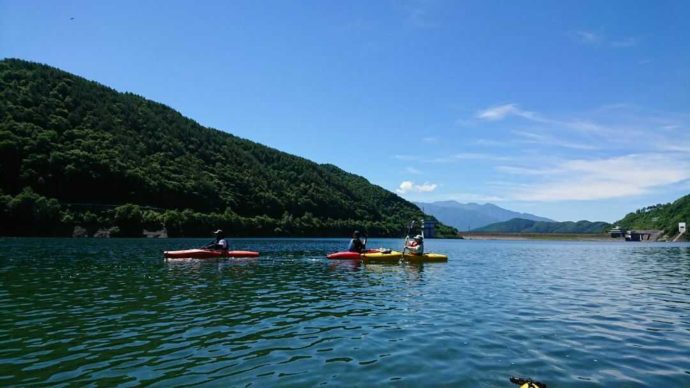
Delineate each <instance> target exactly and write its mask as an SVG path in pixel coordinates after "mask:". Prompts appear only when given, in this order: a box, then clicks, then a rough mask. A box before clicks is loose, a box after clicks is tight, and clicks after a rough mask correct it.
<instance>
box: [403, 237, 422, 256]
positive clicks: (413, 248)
mask: <svg viewBox="0 0 690 388" xmlns="http://www.w3.org/2000/svg"><path fill="white" fill-rule="evenodd" d="M405 248H406V249H407V250H408V251H410V253H412V254H414V255H423V254H424V236H422V235H421V234H418V235H416V236H414V237H413V238H412V239H410V240H408V241H407V244H406V245H405Z"/></svg>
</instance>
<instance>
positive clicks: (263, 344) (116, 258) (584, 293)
mask: <svg viewBox="0 0 690 388" xmlns="http://www.w3.org/2000/svg"><path fill="white" fill-rule="evenodd" d="M203 242H205V241H202V240H193V239H187V240H185V239H170V240H128V239H122V240H117V239H113V240H96V239H88V240H77V239H0V385H1V386H7V385H27V384H31V383H41V384H48V385H52V386H60V385H85V384H87V383H96V384H99V385H116V384H119V385H122V386H130V385H139V384H142V383H143V384H152V385H154V386H170V385H173V384H174V385H185V384H195V385H196V384H204V385H208V386H217V385H222V386H227V385H233V386H245V385H253V386H271V385H277V384H280V385H291V386H295V385H297V386H302V385H308V386H313V385H321V384H332V385H354V386H370V385H387V384H391V385H400V386H416V385H441V384H444V385H453V386H487V387H496V386H510V383H509V382H508V379H507V378H508V376H510V375H521V376H531V377H532V378H535V379H538V380H541V381H544V382H546V383H547V384H549V387H560V386H587V385H592V386H645V385H655V384H658V385H657V386H665V387H679V386H690V246H689V245H687V244H640V243H573V242H534V241H529V242H499V241H440V240H430V241H428V242H427V250H433V251H436V252H442V253H446V254H448V255H449V257H450V260H449V262H448V263H434V264H425V265H408V264H364V265H360V264H358V263H354V262H347V261H345V262H333V261H328V260H326V259H325V257H324V255H325V254H326V253H327V252H333V251H337V250H341V249H342V248H344V247H345V246H346V243H347V241H346V240H344V239H342V240H335V239H282V240H280V239H248V240H233V241H232V246H233V248H235V249H251V250H258V251H261V253H262V256H261V257H260V258H259V259H226V260H211V261H201V260H183V261H179V260H177V261H165V260H164V259H162V257H161V251H162V250H164V249H182V248H188V247H194V246H199V245H201V244H202V243H203ZM400 244H401V242H400V241H399V240H373V241H371V242H370V246H387V247H392V248H398V246H399V245H400Z"/></svg>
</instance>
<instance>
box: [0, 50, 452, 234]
mask: <svg viewBox="0 0 690 388" xmlns="http://www.w3.org/2000/svg"><path fill="white" fill-rule="evenodd" d="M277 130H278V129H277ZM26 189H30V190H31V191H30V192H29V191H26ZM0 195H1V196H2V198H3V200H2V201H3V203H2V206H3V209H4V210H2V214H0V217H1V218H2V219H1V220H0V221H2V223H3V226H2V229H3V230H2V231H0V233H3V234H14V235H52V234H58V235H63V234H64V229H65V228H66V229H69V226H70V225H75V224H80V223H88V224H89V225H92V224H99V225H101V226H107V225H108V224H110V225H117V223H118V222H120V221H117V220H118V219H120V218H121V217H120V218H117V217H115V215H116V214H118V213H117V211H115V210H114V209H108V210H103V209H102V208H99V206H98V205H103V206H105V205H113V204H114V205H116V206H125V205H131V206H134V205H138V206H139V212H140V213H141V217H142V221H141V223H142V225H159V226H161V225H163V226H165V227H166V228H167V229H168V231H169V234H170V235H178V233H179V235H196V234H201V233H202V232H201V230H203V233H204V234H207V233H208V230H209V228H208V226H211V224H213V225H212V227H211V229H212V228H213V227H217V225H220V224H222V225H228V227H227V228H228V229H229V230H233V231H234V230H237V231H242V233H243V234H246V235H308V234H309V235H335V234H340V233H343V232H346V231H347V230H348V229H351V228H352V227H354V226H355V225H357V226H356V227H357V228H358V229H362V228H363V227H366V228H370V231H371V232H374V231H375V233H377V234H379V235H382V236H383V235H391V236H392V235H397V234H398V233H399V229H400V228H401V226H402V225H405V224H406V223H407V222H409V220H411V219H419V218H422V217H425V216H424V215H423V213H422V211H421V210H420V209H419V208H417V207H416V206H415V205H414V204H412V203H410V202H408V201H405V200H404V199H402V198H400V197H399V196H397V195H396V194H394V193H391V192H389V191H387V190H385V189H383V188H381V187H379V186H376V185H372V184H371V183H370V182H368V181H367V180H366V179H365V178H363V177H361V176H357V175H354V174H350V173H347V172H345V171H343V170H341V169H339V168H338V167H336V166H333V165H319V164H316V163H314V162H311V161H309V160H306V159H304V158H300V157H297V156H294V155H290V154H287V153H284V152H280V151H277V150H275V149H272V148H269V147H266V146H263V145H261V144H258V143H254V142H251V141H248V140H245V139H241V138H238V137H236V136H233V135H230V134H228V133H225V132H221V131H218V130H215V129H212V128H206V127H203V126H201V125H199V124H198V123H196V122H194V121H193V120H190V119H188V118H185V117H183V116H182V115H181V114H179V113H178V112H176V111H174V110H172V109H170V108H169V107H166V106H164V105H162V104H159V103H156V102H153V101H150V100H146V99H144V98H142V97H139V96H136V95H134V94H131V93H119V92H117V91H115V90H113V89H110V88H108V87H105V86H102V85H100V84H97V83H95V82H91V81H88V80H85V79H83V78H80V77H77V76H74V75H71V74H69V73H66V72H64V71H61V70H59V69H55V68H52V67H49V66H45V65H40V64H36V63H31V62H26V61H22V60H17V59H6V60H2V61H0ZM29 203H30V204H33V205H31V206H29V205H28V204H29ZM75 203H88V204H94V207H93V209H88V208H79V207H75V206H73V205H72V204H75ZM32 206H33V207H32ZM29 208H31V209H32V210H31V211H30V212H29V210H28V209H29ZM156 209H157V210H156ZM130 210H131V208H130ZM123 211H124V210H121V211H120V212H123ZM139 212H136V211H135V212H134V214H135V216H134V217H135V218H137V217H138V216H137V215H136V214H139ZM29 213H30V216H29ZM20 214H21V215H20ZM23 217H24V218H23ZM26 217H28V218H26ZM426 218H431V217H428V216H426ZM94 220H96V221H94ZM290 220H292V221H290ZM10 221H11V222H12V223H11V224H9V225H5V223H6V222H10ZM120 223H122V222H120ZM214 223H215V224H214ZM233 225H234V226H233ZM118 228H119V229H120V231H121V232H122V233H125V232H124V230H128V229H127V228H123V227H120V226H118ZM440 230H441V234H442V235H443V234H445V235H454V229H451V228H447V227H444V226H441V227H440ZM350 232H351V231H350ZM348 233H349V232H348Z"/></svg>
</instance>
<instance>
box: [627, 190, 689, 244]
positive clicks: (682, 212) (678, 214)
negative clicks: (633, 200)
mask: <svg viewBox="0 0 690 388" xmlns="http://www.w3.org/2000/svg"><path fill="white" fill-rule="evenodd" d="M679 222H686V223H690V195H686V196H684V197H681V198H679V199H677V200H676V201H674V202H673V203H667V204H657V205H652V206H647V207H645V208H642V209H638V210H637V211H635V212H634V213H628V214H627V215H626V216H625V217H623V219H622V220H620V221H618V222H616V225H619V226H620V227H621V228H622V229H624V230H630V229H657V230H663V231H664V232H666V234H667V235H669V236H673V235H675V234H677V233H678V223H679Z"/></svg>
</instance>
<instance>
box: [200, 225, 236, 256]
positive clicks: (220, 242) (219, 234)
mask: <svg viewBox="0 0 690 388" xmlns="http://www.w3.org/2000/svg"><path fill="white" fill-rule="evenodd" d="M213 234H214V235H215V236H216V239H215V240H213V241H212V242H210V243H209V244H207V245H206V246H204V247H203V249H218V250H223V251H227V250H228V249H230V244H228V240H226V239H225V233H223V231H222V230H221V229H218V230H216V231H215V232H213Z"/></svg>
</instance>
